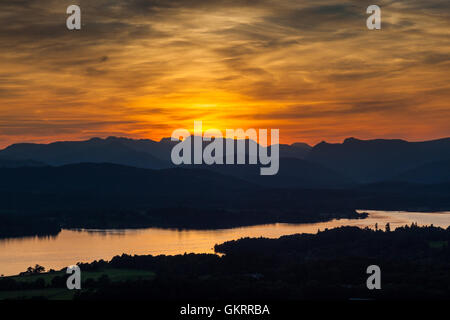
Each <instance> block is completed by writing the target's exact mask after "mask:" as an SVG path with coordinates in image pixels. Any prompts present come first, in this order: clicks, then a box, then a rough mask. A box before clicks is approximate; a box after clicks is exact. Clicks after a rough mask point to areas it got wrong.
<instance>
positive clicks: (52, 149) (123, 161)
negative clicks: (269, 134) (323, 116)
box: [0, 137, 450, 188]
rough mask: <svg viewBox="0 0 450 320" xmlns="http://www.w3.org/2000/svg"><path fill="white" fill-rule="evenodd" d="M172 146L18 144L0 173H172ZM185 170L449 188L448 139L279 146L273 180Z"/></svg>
mask: <svg viewBox="0 0 450 320" xmlns="http://www.w3.org/2000/svg"><path fill="white" fill-rule="evenodd" d="M245 143H246V150H247V151H248V150H251V148H249V146H250V145H256V143H255V142H254V141H249V140H246V141H245ZM175 144H176V142H173V141H171V140H170V139H169V138H165V139H162V140H161V141H158V142H157V141H153V140H148V139H144V140H134V139H128V138H117V137H109V138H106V139H100V138H93V139H90V140H87V141H67V142H54V143H50V144H32V143H20V144H14V145H11V146H9V147H7V148H5V149H3V150H0V168H16V167H42V166H46V165H49V166H62V165H68V164H77V163H111V164H117V165H124V166H129V167H137V168H145V169H155V170H161V169H168V168H172V167H174V166H173V164H172V163H171V161H170V153H171V150H172V147H173V146H174V145H175ZM204 144H207V143H204ZM269 148H270V147H269ZM236 152H237V150H236ZM226 156H227V155H226V153H225V152H224V157H226ZM246 156H248V154H247V155H246ZM184 167H188V168H189V167H192V168H200V169H206V170H210V171H215V172H218V173H220V174H222V175H228V176H233V177H237V178H239V179H241V180H245V181H248V182H251V183H254V184H259V185H261V186H270V187H285V188H292V187H302V188H344V187H349V186H352V185H358V184H368V183H376V182H381V181H398V182H401V181H403V182H412V183H425V184H434V183H447V182H450V138H446V139H440V140H433V141H425V142H408V141H403V140H359V139H355V138H348V139H346V140H345V141H344V142H343V143H336V144H330V143H326V142H322V143H319V144H317V145H316V146H314V147H311V146H309V145H307V144H304V143H294V144H291V145H286V144H281V145H280V171H279V173H278V174H277V175H275V176H260V175H259V166H258V165H233V166H230V165H213V166H207V165H196V166H184Z"/></svg>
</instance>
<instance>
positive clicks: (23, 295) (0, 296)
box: [0, 268, 154, 300]
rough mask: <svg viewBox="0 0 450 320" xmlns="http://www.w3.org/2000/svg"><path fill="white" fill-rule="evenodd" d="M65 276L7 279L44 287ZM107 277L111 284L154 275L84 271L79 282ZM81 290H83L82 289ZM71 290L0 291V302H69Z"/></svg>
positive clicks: (118, 271) (59, 273) (56, 273)
mask: <svg viewBox="0 0 450 320" xmlns="http://www.w3.org/2000/svg"><path fill="white" fill-rule="evenodd" d="M63 275H65V271H57V272H52V273H42V274H36V275H22V276H13V277H9V278H11V279H14V280H15V281H17V282H24V283H27V282H28V283H32V282H35V281H36V280H38V279H43V280H44V281H45V284H46V285H50V284H51V281H52V279H53V278H54V277H56V276H63ZM103 275H107V276H108V278H109V279H110V280H111V282H120V281H126V280H137V279H143V280H144V279H145V280H148V279H152V278H153V277H154V273H152V272H150V271H143V270H132V269H113V268H107V269H104V270H100V271H85V272H83V271H82V273H81V281H82V282H83V281H85V280H87V279H94V280H98V279H99V278H100V277H101V276H103ZM82 290H83V288H82ZM74 293H75V292H74V291H73V290H68V289H66V288H45V289H39V290H23V291H0V300H5V299H32V298H45V299H49V300H70V299H72V298H73V295H74Z"/></svg>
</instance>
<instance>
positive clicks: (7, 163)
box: [0, 158, 46, 168]
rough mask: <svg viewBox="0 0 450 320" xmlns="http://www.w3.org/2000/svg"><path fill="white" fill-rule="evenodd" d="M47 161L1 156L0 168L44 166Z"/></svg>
mask: <svg viewBox="0 0 450 320" xmlns="http://www.w3.org/2000/svg"><path fill="white" fill-rule="evenodd" d="M44 166H46V164H45V163H43V162H39V161H34V160H17V159H5V158H0V168H19V167H44Z"/></svg>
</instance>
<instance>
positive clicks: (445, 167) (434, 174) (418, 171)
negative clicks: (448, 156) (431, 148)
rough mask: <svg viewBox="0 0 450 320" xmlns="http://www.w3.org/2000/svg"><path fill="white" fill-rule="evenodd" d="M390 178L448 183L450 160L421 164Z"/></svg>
mask: <svg viewBox="0 0 450 320" xmlns="http://www.w3.org/2000/svg"><path fill="white" fill-rule="evenodd" d="M392 180H394V181H406V182H412V183H426V184H438V183H450V160H447V161H441V162H433V163H427V164H424V165H421V166H419V167H417V168H414V169H411V170H407V171H406V172H404V173H402V174H400V175H398V176H395V177H393V178H392Z"/></svg>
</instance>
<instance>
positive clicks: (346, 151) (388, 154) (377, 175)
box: [306, 138, 450, 183]
mask: <svg viewBox="0 0 450 320" xmlns="http://www.w3.org/2000/svg"><path fill="white" fill-rule="evenodd" d="M306 160H308V161H311V162H314V163H319V164H321V165H324V166H326V167H328V168H330V169H333V170H335V171H337V172H339V173H341V174H343V175H345V176H348V177H350V178H351V179H353V180H355V181H357V182H360V183H372V182H378V181H383V180H391V179H392V178H393V177H396V176H398V175H400V174H401V173H403V172H405V171H407V170H411V169H414V168H416V167H419V166H422V165H425V164H427V163H433V162H439V161H445V160H450V138H446V139H440V140H432V141H424V142H407V141H404V140H381V139H378V140H359V139H355V138H348V139H346V140H345V141H344V142H343V143H342V144H330V143H326V142H321V143H319V144H318V145H316V146H314V147H313V148H312V149H311V151H310V152H309V153H308V155H307V157H306Z"/></svg>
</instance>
